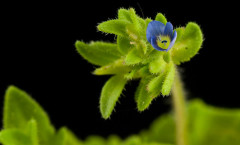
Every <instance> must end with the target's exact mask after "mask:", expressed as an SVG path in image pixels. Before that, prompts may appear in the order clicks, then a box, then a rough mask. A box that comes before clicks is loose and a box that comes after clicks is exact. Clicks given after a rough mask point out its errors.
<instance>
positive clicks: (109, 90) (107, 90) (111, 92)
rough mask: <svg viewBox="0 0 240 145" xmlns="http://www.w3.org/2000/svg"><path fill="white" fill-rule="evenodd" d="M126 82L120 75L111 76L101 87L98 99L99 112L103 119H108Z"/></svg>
mask: <svg viewBox="0 0 240 145" xmlns="http://www.w3.org/2000/svg"><path fill="white" fill-rule="evenodd" d="M126 83H127V80H126V79H124V77H123V76H122V75H115V76H112V77H111V78H110V79H109V80H108V81H107V82H106V83H105V85H104V86H103V88H102V92H101V97H100V112H101V114H102V117H103V118H104V119H107V118H109V117H110V115H111V113H112V111H113V109H114V106H115V105H116V102H117V101H118V98H119V97H120V95H121V93H122V91H123V89H124V86H125V84H126Z"/></svg>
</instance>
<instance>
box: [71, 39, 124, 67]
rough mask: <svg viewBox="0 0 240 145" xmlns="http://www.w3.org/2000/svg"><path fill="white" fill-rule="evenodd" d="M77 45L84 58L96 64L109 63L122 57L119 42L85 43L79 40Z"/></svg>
mask: <svg viewBox="0 0 240 145" xmlns="http://www.w3.org/2000/svg"><path fill="white" fill-rule="evenodd" d="M75 46H76V48H77V51H78V52H79V54H80V55H81V56H82V57H83V58H84V59H86V60H87V61H89V62H90V63H92V64H95V65H100V66H103V65H107V64H109V63H112V62H114V61H115V60H117V59H119V58H120V57H121V54H120V52H119V51H118V49H117V44H113V43H107V42H100V41H97V42H91V43H90V44H85V43H84V42H82V41H77V42H76V43H75Z"/></svg>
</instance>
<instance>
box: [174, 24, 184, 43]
mask: <svg viewBox="0 0 240 145" xmlns="http://www.w3.org/2000/svg"><path fill="white" fill-rule="evenodd" d="M175 31H177V39H176V42H175V43H178V42H179V41H180V40H181V39H182V35H183V33H184V27H179V28H176V29H175ZM180 43H181V42H180Z"/></svg>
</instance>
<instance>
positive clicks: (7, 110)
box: [3, 86, 55, 143]
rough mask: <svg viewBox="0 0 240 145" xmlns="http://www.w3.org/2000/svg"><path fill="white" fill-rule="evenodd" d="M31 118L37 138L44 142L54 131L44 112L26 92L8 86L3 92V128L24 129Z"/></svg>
mask: <svg viewBox="0 0 240 145" xmlns="http://www.w3.org/2000/svg"><path fill="white" fill-rule="evenodd" d="M32 119H35V120H36V121H37V128H38V133H39V139H41V142H42V143H46V142H47V140H48V139H49V138H50V137H51V136H52V135H53V134H54V132H55V129H54V128H53V126H52V125H51V124H50V120H49V118H48V116H47V114H46V112H45V111H44V110H43V109H42V108H41V106H39V104H38V103H37V102H36V101H34V100H33V99H32V98H31V97H30V96H29V95H28V94H27V93H25V92H24V91H21V90H20V89H18V88H16V87H14V86H10V87H9V88H8V89H7V91H6V94H5V103H4V116H3V125H4V129H11V128H14V129H15V128H19V129H25V128H26V126H27V124H28V122H29V121H30V120H32Z"/></svg>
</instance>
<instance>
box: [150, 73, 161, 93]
mask: <svg viewBox="0 0 240 145" xmlns="http://www.w3.org/2000/svg"><path fill="white" fill-rule="evenodd" d="M164 79H165V74H163V73H161V74H159V76H157V77H155V78H153V79H152V80H151V81H150V82H149V84H148V85H147V90H148V92H149V93H151V94H154V95H155V96H158V95H160V93H161V91H162V86H163V82H164Z"/></svg>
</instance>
